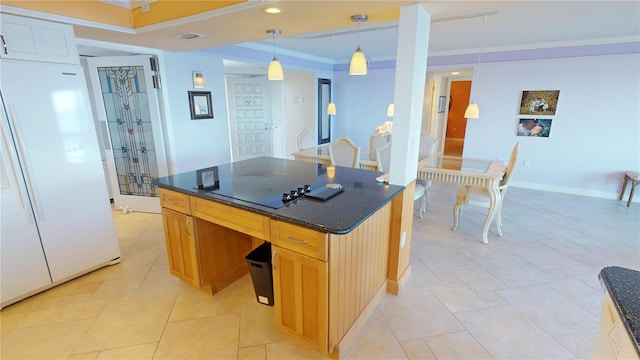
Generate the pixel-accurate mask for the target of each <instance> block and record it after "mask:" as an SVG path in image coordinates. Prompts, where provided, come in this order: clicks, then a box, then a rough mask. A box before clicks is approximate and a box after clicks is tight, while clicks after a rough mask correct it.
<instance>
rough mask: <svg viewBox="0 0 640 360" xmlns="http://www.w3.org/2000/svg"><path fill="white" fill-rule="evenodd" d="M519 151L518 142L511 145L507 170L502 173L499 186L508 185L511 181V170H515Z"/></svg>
mask: <svg viewBox="0 0 640 360" xmlns="http://www.w3.org/2000/svg"><path fill="white" fill-rule="evenodd" d="M519 151H520V143H519V142H517V143H516V144H515V145H514V146H513V150H511V157H510V158H509V164H507V170H506V171H505V173H504V177H503V178H502V181H501V182H500V187H501V188H504V187H507V186H508V185H509V182H510V181H511V177H512V176H513V172H514V171H515V170H516V166H517V165H518V152H519Z"/></svg>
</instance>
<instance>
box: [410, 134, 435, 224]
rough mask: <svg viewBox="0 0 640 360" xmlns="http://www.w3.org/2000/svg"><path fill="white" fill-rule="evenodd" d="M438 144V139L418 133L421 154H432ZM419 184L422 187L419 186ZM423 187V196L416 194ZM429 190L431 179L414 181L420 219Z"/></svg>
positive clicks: (426, 203) (425, 205) (425, 206)
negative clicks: (418, 201)
mask: <svg viewBox="0 0 640 360" xmlns="http://www.w3.org/2000/svg"><path fill="white" fill-rule="evenodd" d="M437 144H438V140H436V139H434V138H432V137H431V136H430V135H429V133H426V132H422V133H420V150H419V153H420V154H421V155H434V154H435V153H436V145H437ZM419 186H421V187H422V188H419ZM422 189H424V196H418V191H422ZM430 190H431V180H420V179H418V180H417V181H416V195H415V198H414V200H418V199H420V218H421V219H422V215H423V214H424V213H425V212H426V211H427V205H429V199H430V197H431V196H430V195H431V193H430Z"/></svg>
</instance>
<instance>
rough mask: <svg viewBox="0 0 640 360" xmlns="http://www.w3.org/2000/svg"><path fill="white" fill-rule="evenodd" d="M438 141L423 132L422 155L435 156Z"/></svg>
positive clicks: (421, 134) (421, 139) (421, 137)
mask: <svg viewBox="0 0 640 360" xmlns="http://www.w3.org/2000/svg"><path fill="white" fill-rule="evenodd" d="M437 143H438V141H437V140H436V139H434V138H432V137H431V136H429V133H426V132H423V133H420V151H419V153H420V154H429V155H433V154H435V152H436V144H437Z"/></svg>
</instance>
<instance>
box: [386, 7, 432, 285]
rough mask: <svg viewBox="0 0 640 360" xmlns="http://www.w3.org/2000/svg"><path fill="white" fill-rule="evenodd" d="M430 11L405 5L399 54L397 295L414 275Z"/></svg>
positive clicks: (394, 231)
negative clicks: (416, 197) (415, 214)
mask: <svg viewBox="0 0 640 360" xmlns="http://www.w3.org/2000/svg"><path fill="white" fill-rule="evenodd" d="M430 23H431V15H430V14H429V13H428V12H427V10H426V9H425V8H424V6H423V4H414V5H408V6H403V7H401V8H400V21H399V25H398V49H397V52H396V79H395V93H394V99H393V100H394V104H395V110H394V113H395V116H394V118H393V142H392V144H393V145H392V146H391V159H392V161H391V169H390V171H389V182H390V183H391V184H396V185H403V186H406V189H405V191H404V192H403V194H402V195H400V196H398V197H397V198H396V199H395V200H394V201H393V208H392V223H391V238H390V244H389V264H388V265H389V266H388V270H387V279H388V282H387V284H388V286H387V291H388V292H390V293H393V294H398V293H399V292H400V290H401V289H402V287H403V286H404V284H405V282H406V281H407V279H408V278H409V275H410V274H411V264H409V255H410V253H411V251H410V249H411V228H412V226H413V194H414V190H415V180H416V173H417V170H418V151H419V150H418V149H419V146H420V130H421V126H422V108H423V101H424V86H425V80H426V74H427V50H428V47H429V27H430Z"/></svg>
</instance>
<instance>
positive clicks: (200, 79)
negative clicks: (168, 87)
mask: <svg viewBox="0 0 640 360" xmlns="http://www.w3.org/2000/svg"><path fill="white" fill-rule="evenodd" d="M205 85H207V82H206V81H205V79H204V75H203V74H202V71H194V72H193V88H194V89H202V88H204V86H205Z"/></svg>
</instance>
